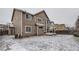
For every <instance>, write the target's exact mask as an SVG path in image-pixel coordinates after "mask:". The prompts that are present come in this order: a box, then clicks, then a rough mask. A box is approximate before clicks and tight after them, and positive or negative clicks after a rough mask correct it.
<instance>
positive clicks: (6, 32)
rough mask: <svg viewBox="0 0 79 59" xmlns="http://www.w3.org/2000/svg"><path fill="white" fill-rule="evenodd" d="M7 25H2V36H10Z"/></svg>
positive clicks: (0, 32)
mask: <svg viewBox="0 0 79 59" xmlns="http://www.w3.org/2000/svg"><path fill="white" fill-rule="evenodd" d="M7 28H8V27H7V25H5V24H0V35H5V34H8V29H7Z"/></svg>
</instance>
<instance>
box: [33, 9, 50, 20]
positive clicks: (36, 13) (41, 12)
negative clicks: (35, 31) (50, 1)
mask: <svg viewBox="0 0 79 59" xmlns="http://www.w3.org/2000/svg"><path fill="white" fill-rule="evenodd" d="M42 12H44V13H45V15H46V17H47V18H48V20H49V17H48V16H47V14H46V12H45V10H42V11H40V12H38V13H36V14H34V16H35V15H38V14H40V13H42ZM49 21H50V20H49Z"/></svg>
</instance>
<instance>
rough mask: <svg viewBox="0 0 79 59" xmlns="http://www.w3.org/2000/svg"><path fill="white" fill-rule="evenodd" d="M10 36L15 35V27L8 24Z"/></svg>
mask: <svg viewBox="0 0 79 59" xmlns="http://www.w3.org/2000/svg"><path fill="white" fill-rule="evenodd" d="M7 26H8V35H14V34H15V27H14V25H13V24H12V23H8V24H7Z"/></svg>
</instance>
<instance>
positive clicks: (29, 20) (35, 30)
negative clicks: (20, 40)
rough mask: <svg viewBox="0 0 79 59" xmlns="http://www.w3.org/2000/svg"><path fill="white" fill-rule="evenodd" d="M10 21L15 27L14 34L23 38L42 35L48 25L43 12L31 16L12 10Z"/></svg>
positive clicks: (46, 17) (21, 11)
mask: <svg viewBox="0 0 79 59" xmlns="http://www.w3.org/2000/svg"><path fill="white" fill-rule="evenodd" d="M11 21H12V23H13V25H14V27H15V34H18V35H21V36H23V37H24V36H34V35H44V34H45V33H46V32H47V31H48V26H49V24H50V20H49V18H48V16H47V14H46V12H45V11H44V10H43V11H41V12H39V13H36V14H34V15H33V14H30V13H28V12H26V11H23V10H19V9H14V10H13V15H12V20H11Z"/></svg>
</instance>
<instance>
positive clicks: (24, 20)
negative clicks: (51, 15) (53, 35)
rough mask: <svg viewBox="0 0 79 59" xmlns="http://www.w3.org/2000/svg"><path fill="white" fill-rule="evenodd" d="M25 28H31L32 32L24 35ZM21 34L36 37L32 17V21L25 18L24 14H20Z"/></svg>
mask: <svg viewBox="0 0 79 59" xmlns="http://www.w3.org/2000/svg"><path fill="white" fill-rule="evenodd" d="M25 26H31V27H32V32H31V33H28V32H27V33H26V32H25ZM22 34H23V36H33V35H36V26H35V19H34V18H33V17H32V20H30V19H27V18H26V13H23V14H22Z"/></svg>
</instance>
